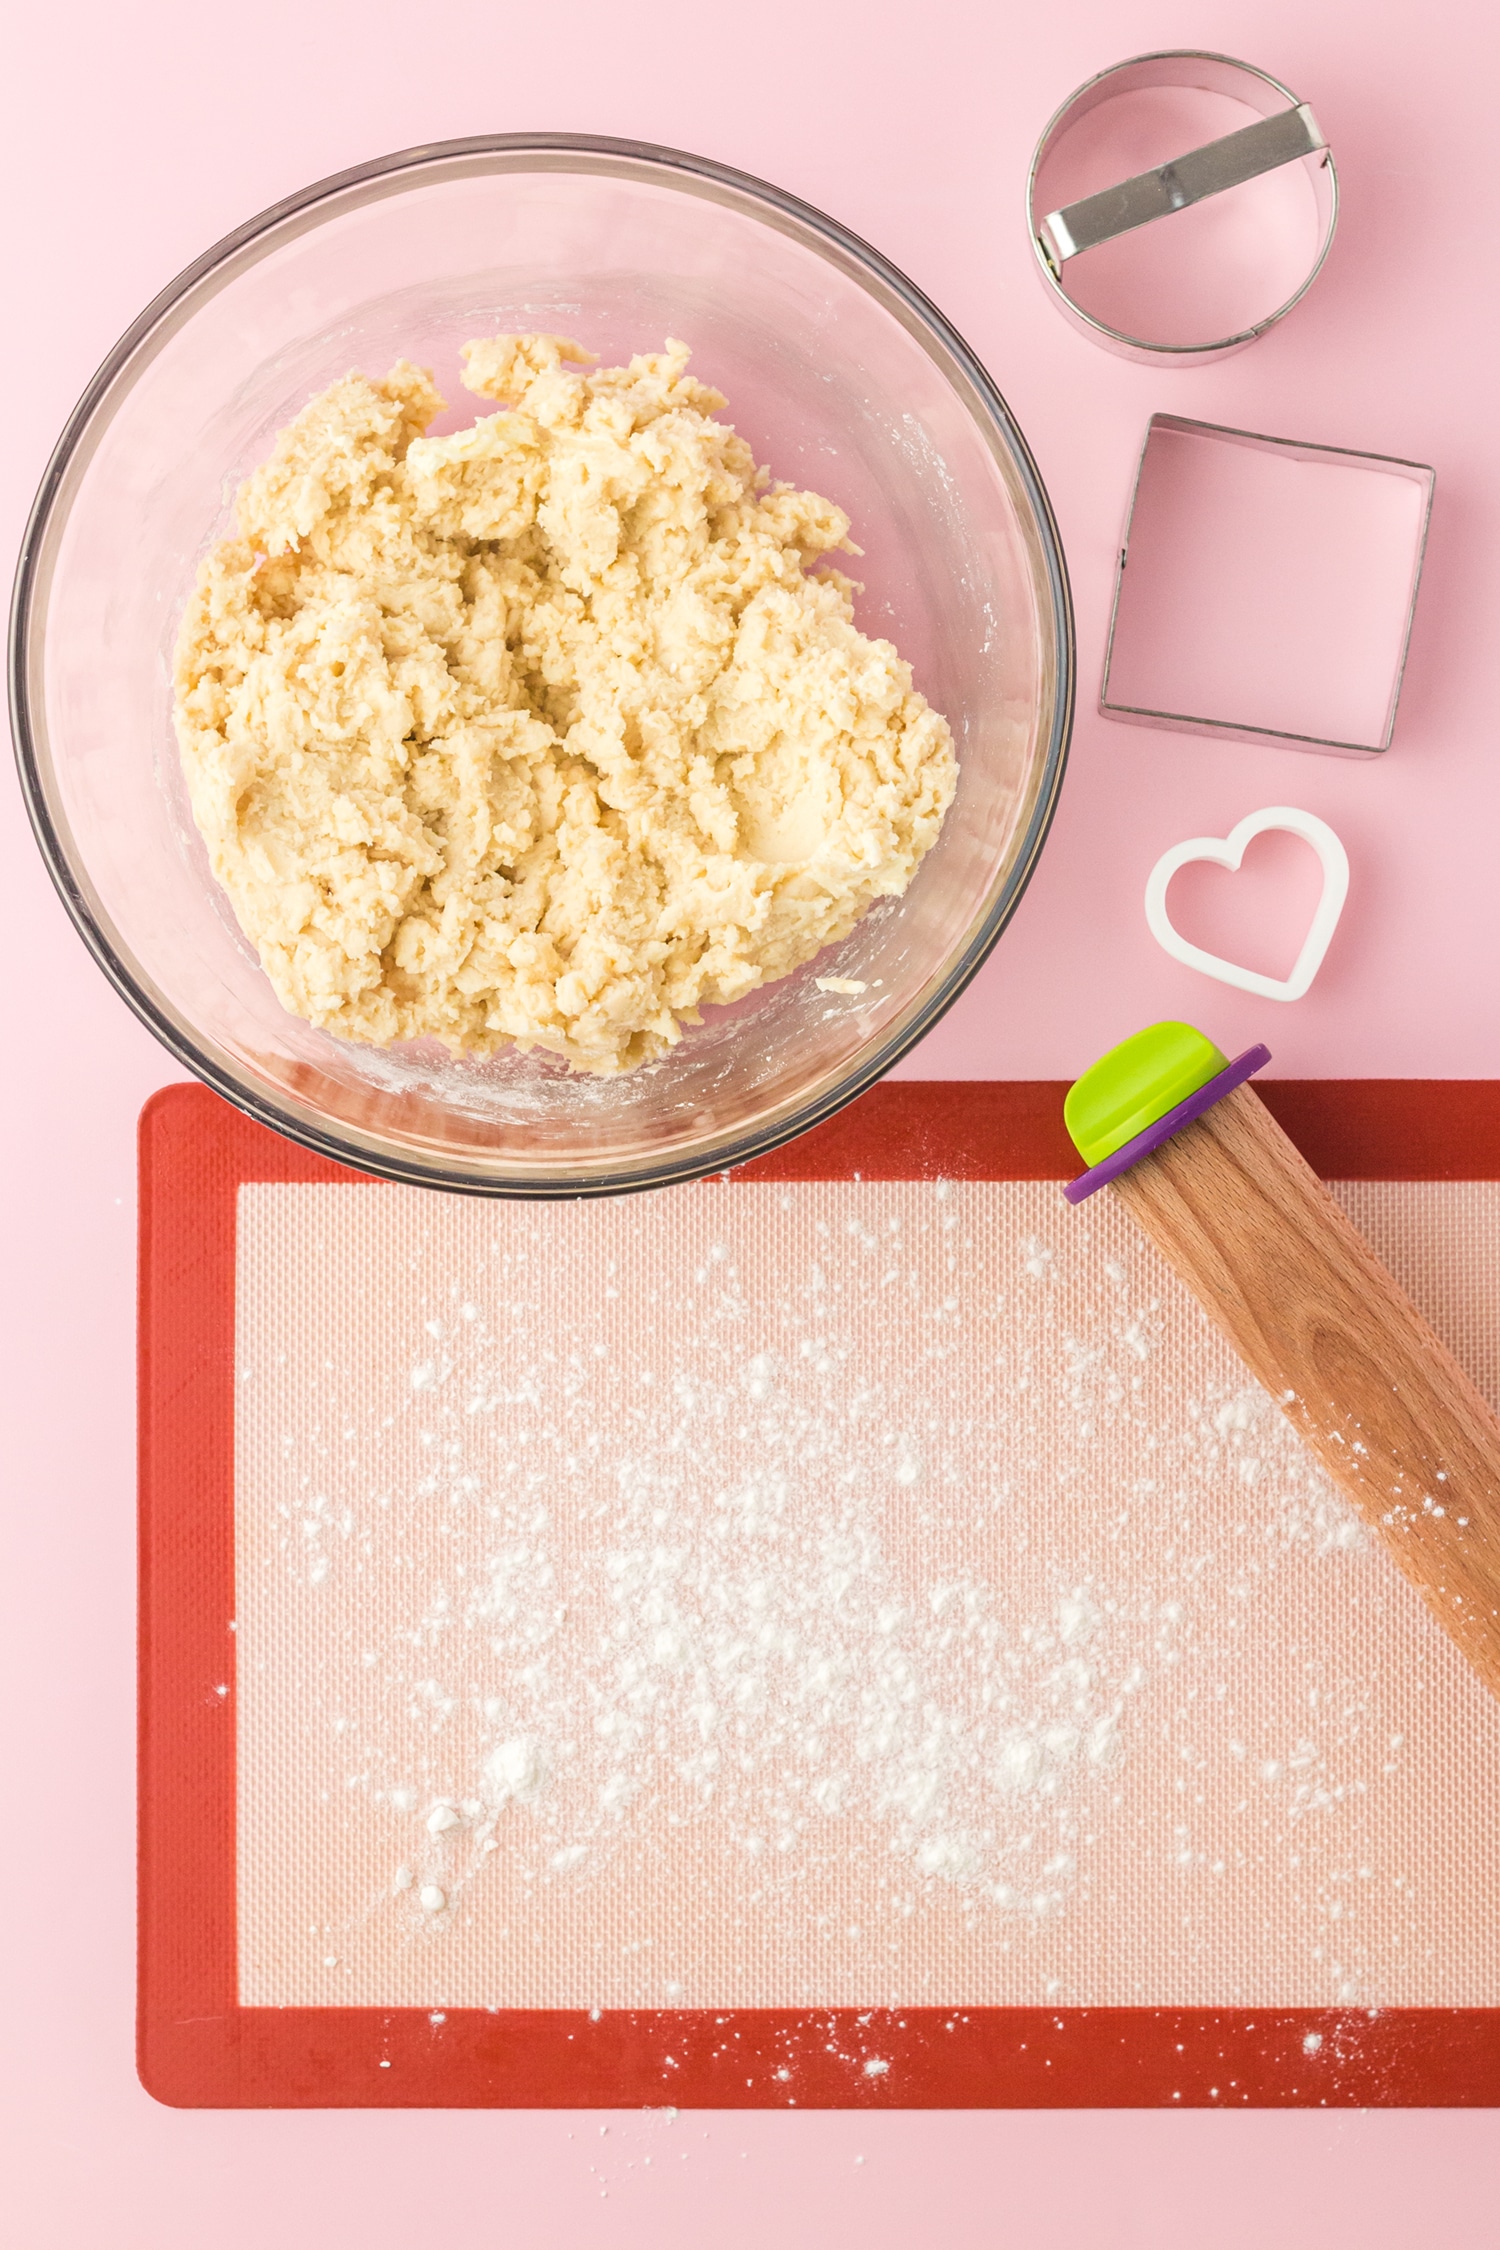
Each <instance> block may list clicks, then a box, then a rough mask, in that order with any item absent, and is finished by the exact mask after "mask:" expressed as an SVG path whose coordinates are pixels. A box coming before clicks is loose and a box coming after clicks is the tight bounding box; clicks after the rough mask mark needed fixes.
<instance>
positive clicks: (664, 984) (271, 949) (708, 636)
mask: <svg viewBox="0 0 1500 2250" xmlns="http://www.w3.org/2000/svg"><path fill="white" fill-rule="evenodd" d="M594 356H595V355H594V354H593V353H591V352H590V351H588V350H587V349H586V348H585V347H584V346H582V345H579V344H575V343H572V342H570V341H569V340H568V339H567V338H565V337H558V336H546V335H522V336H499V337H495V338H492V339H488V340H485V341H481V342H470V343H468V344H466V345H465V347H464V351H463V359H464V362H465V372H464V378H463V379H464V382H465V383H466V384H467V386H468V388H469V389H470V390H471V391H474V392H477V393H478V394H479V395H480V396H481V397H485V398H489V399H492V400H496V401H498V402H499V403H500V411H499V412H498V413H492V414H489V415H487V416H485V417H484V418H483V419H481V420H479V421H476V422H475V423H474V424H473V425H472V426H470V427H468V428H465V429H460V430H458V431H455V432H454V433H453V434H452V435H450V436H446V437H427V436H424V435H423V434H422V433H423V432H424V431H425V430H426V428H427V426H428V424H429V423H430V422H431V421H432V419H433V418H434V416H435V415H437V414H438V413H440V412H441V411H442V409H443V407H444V405H445V401H444V400H443V399H442V398H441V397H440V396H439V395H438V392H437V391H436V389H435V388H434V386H433V382H432V378H431V375H430V374H429V373H428V372H427V371H426V370H424V369H422V368H419V367H415V366H413V365H411V364H410V363H409V362H405V361H403V362H401V363H399V364H398V365H397V366H396V367H395V368H393V369H392V370H391V372H390V374H389V375H387V376H386V377H385V378H384V379H383V380H380V381H373V382H372V381H371V380H369V378H368V377H366V376H363V375H360V374H351V375H349V376H347V377H346V378H345V379H344V380H343V381H341V382H338V383H335V384H334V385H332V386H331V387H330V388H329V389H328V390H327V391H325V392H324V393H323V394H322V395H321V396H320V397H318V398H316V399H314V400H313V401H312V402H311V403H310V404H309V405H308V406H307V407H306V408H304V410H303V412H302V413H301V414H299V415H298V416H297V418H296V420H295V421H294V422H293V423H292V424H291V425H290V427H289V428H287V429H286V430H285V431H283V433H282V434H281V436H280V438H279V439H278V441H277V443H276V446H275V450H274V452H273V454H272V456H271V458H270V460H269V461H268V462H267V463H266V464H265V465H264V466H263V467H261V468H259V469H257V470H256V472H255V473H254V475H252V476H251V477H250V478H249V479H248V480H247V482H246V483H245V484H244V485H243V486H242V488H241V491H240V494H239V500H238V507H237V515H238V530H239V536H238V537H237V538H234V539H229V540H225V541H224V542H223V543H222V544H221V545H219V546H218V547H216V548H215V549H214V550H213V552H212V553H211V554H210V556H209V557H208V559H207V561H206V562H205V563H204V565H203V567H202V571H201V573H200V576H199V581H198V585H197V587H196V589H195V591H194V594H193V598H192V600H191V602H190V603H189V605H188V609H187V614H186V616H185V618H184V621H183V626H182V632H181V637H180V642H179V649H178V659H177V702H176V724H177V735H178V741H179V745H180V747H181V751H182V757H183V764H184V768H185V770H186V775H187V783H188V792H189V796H190V798H191V802H192V808H193V813H194V817H195V819H196V820H197V823H198V827H199V829H200V830H201V831H202V834H203V836H204V839H205V841H206V842H207V845H208V848H209V856H210V860H211V862H212V866H213V870H214V873H215V875H216V876H217V877H218V879H219V881H220V882H221V883H222V884H223V886H224V888H225V890H226V891H227V893H228V895H229V897H230V899H231V901H232V902H233V906H234V910H235V913H236V915H237V917H238V919H239V923H240V926H241V928H242V929H243V930H244V932H245V934H246V936H247V937H248V938H249V939H250V941H251V943H252V944H253V945H254V946H255V948H256V950H257V952H258V954H259V957H260V960H261V963H262V965H263V966H264V968H265V970H266V972H267V974H268V975H269V977H270V979H271V982H272V984H273V985H274V987H275V989H276V993H277V996H278V998H279V999H280V1000H281V1002H282V1004H283V1005H284V1006H285V1007H287V1008H288V1009H290V1010H292V1011H293V1012H294V1013H295V1014H297V1015H299V1016H302V1017H305V1018H306V1020H307V1021H308V1022H309V1023H312V1024H316V1025H319V1026H321V1027H322V1028H324V1029H326V1030H328V1031H332V1032H335V1033H338V1034H340V1035H341V1036H342V1037H344V1038H346V1039H353V1040H360V1041H365V1042H368V1043H369V1044H371V1045H373V1046H377V1047H387V1046H390V1045H392V1044H395V1043H398V1042H402V1041H411V1040H420V1039H424V1038H431V1039H435V1040H438V1041H440V1042H441V1043H442V1044H443V1046H445V1047H446V1048H448V1049H449V1050H450V1051H451V1052H452V1053H453V1054H454V1055H458V1056H462V1055H471V1056H487V1055H491V1054H493V1053H495V1052H496V1051H497V1049H500V1048H502V1047H504V1046H505V1045H507V1044H508V1043H514V1044H515V1045H516V1046H518V1047H520V1048H521V1049H522V1050H523V1051H524V1050H526V1049H528V1048H531V1047H540V1048H543V1049H548V1050H550V1051H552V1052H553V1053H555V1054H558V1055H560V1056H562V1057H563V1058H564V1059H565V1060H566V1062H567V1063H568V1064H569V1065H570V1066H571V1067H572V1068H573V1069H575V1070H581V1071H593V1072H597V1073H600V1074H601V1075H606V1076H607V1075H612V1074H615V1073H618V1072H623V1071H629V1070H633V1069H635V1068H637V1067H638V1066H639V1065H640V1064H642V1063H646V1062H653V1061H655V1060H657V1059H658V1058H659V1057H660V1056H662V1055H665V1054H666V1053H668V1052H669V1051H670V1049H671V1048H672V1047H674V1046H675V1045H676V1044H677V1042H678V1040H679V1039H680V1038H681V1036H682V1027H683V1025H684V1024H697V1023H698V1022H700V1021H701V1018H700V1014H699V1010H700V1009H701V1008H702V1007H704V1006H706V1005H711V1004H714V1003H718V1004H728V1003H732V1002H734V1001H737V1000H741V999H743V998H744V997H745V995H746V994H747V993H750V992H753V991H754V990H755V989H756V987H757V986H759V985H761V984H764V983H766V982H768V981H769V980H771V979H774V978H777V977H782V976H786V975H787V974H788V973H789V972H790V971H791V970H793V969H795V968H798V967H800V966H801V964H802V963H803V962H805V961H808V960H811V959H812V957H813V956H814V955H815V954H817V953H819V952H820V951H821V950H822V949H823V948H824V947H825V946H829V945H833V944H836V943H837V941H838V940H839V939H841V938H844V937H847V936H848V934H849V932H850V930H851V929H852V928H853V927H854V924H855V923H856V922H857V921H858V919H859V917H860V916H861V914H863V913H864V911H865V909H866V908H867V907H869V906H870V905H872V904H873V903H874V901H875V900H876V899H878V898H896V897H899V896H900V895H901V893H902V892H903V891H904V890H905V889H906V887H907V884H908V883H909V882H910V880H911V877H912V875H913V873H914V872H915V870H916V866H917V863H918V861H919V860H920V859H921V858H922V856H923V854H924V853H925V852H926V851H927V850H928V849H929V847H930V846H931V845H932V844H933V843H934V842H935V841H936V839H937V835H938V831H939V828H940V826H941V823H942V818H943V815H944V813H945V812H946V810H947V808H948V806H949V804H950V802H951V801H952V797H953V791H954V778H955V762H954V756H953V740H952V736H951V734H950V732H949V729H948V725H947V722H946V721H945V720H944V719H942V718H941V717H940V716H939V715H938V713H936V712H935V711H933V710H932V709H930V707H929V706H928V704H927V703H926V702H925V701H924V699H923V697H922V696H921V695H919V694H918V693H917V692H916V691H915V690H914V689H913V687H912V684H911V672H910V667H909V666H908V665H906V664H905V663H903V662H902V660H901V658H900V657H899V656H898V654H897V652H896V650H895V649H894V648H893V647H892V646H891V644H890V643H889V642H888V641H884V640H871V639H868V638H867V637H866V636H865V635H864V634H863V633H861V632H859V631H858V630H857V629H856V627H855V625H854V622H853V598H852V594H853V590H852V589H851V587H850V585H849V583H848V581H847V580H846V579H845V578H844V577H843V576H842V575H841V574H840V573H839V572H838V571H836V570H832V569H824V568H819V567H818V566H819V565H820V564H822V563H823V562H824V561H825V559H826V558H827V557H829V556H830V555H833V554H835V553H841V552H842V553H849V554H857V553H858V551H859V550H858V549H857V548H856V547H855V546H854V545H853V543H852V542H851V540H850V538H849V519H848V517H847V516H846V515H845V514H844V513H843V511H842V510H841V509H840V508H839V507H838V506H836V505H835V504H834V503H833V502H831V501H829V500H825V499H822V498H821V497H820V496H819V495H818V494H816V493H812V492H799V491H796V490H794V489H793V488H792V487H790V486H786V485H779V484H775V483H773V482H772V481H771V478H770V475H769V472H768V471H766V470H764V469H758V468H757V467H756V464H755V461H754V459H753V457H752V455H751V452H750V449H749V447H748V446H747V445H746V444H745V442H744V440H743V439H742V438H740V437H739V436H738V435H737V434H736V433H735V431H734V430H733V429H732V428H731V427H729V426H728V425H727V424H726V423H725V422H723V421H721V420H719V419H717V418H716V417H717V414H718V411H719V409H721V408H722V407H723V406H724V405H725V403H726V401H725V399H724V397H723V395H722V393H720V392H718V391H715V390H711V389H709V388H708V387H707V386H706V385H704V384H702V383H700V382H698V381H696V380H695V379H694V378H693V377H692V376H691V375H690V374H688V372H687V365H688V357H689V354H688V349H687V346H686V345H685V344H682V343H679V342H677V341H675V340H669V341H668V343H667V345H666V348H665V349H664V350H663V351H661V352H659V353H654V354H651V353H648V354H643V355H638V356H636V357H634V358H632V360H631V361H630V364H629V365H628V366H627V367H620V368H610V369H606V370H603V371H601V372H598V373H585V372H583V371H582V368H583V364H584V363H586V362H591V361H592V360H593V359H594ZM569 363H571V364H569Z"/></svg>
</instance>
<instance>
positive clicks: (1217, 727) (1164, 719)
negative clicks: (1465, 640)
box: [1099, 414, 1437, 757]
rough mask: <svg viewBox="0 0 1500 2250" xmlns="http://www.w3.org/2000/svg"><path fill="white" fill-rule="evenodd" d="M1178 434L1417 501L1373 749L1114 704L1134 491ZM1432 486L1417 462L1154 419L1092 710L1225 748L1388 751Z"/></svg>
mask: <svg viewBox="0 0 1500 2250" xmlns="http://www.w3.org/2000/svg"><path fill="white" fill-rule="evenodd" d="M1169 432H1172V433H1178V434H1180V435H1183V436H1187V437H1194V438H1208V439H1211V440H1216V441H1218V442H1220V443H1223V444H1225V445H1234V446H1243V447H1246V448H1248V449H1250V450H1251V451H1255V452H1262V453H1269V454H1272V455H1276V456H1280V457H1282V458H1290V459H1292V460H1296V461H1310V462H1314V463H1325V464H1338V463H1349V464H1353V465H1357V466H1358V467H1360V468H1362V469H1367V470H1370V471H1373V472H1375V473H1377V474H1383V475H1386V476H1393V477H1402V478H1404V479H1406V481H1407V482H1409V483H1411V484H1414V485H1415V486H1416V487H1417V488H1418V490H1419V492H1420V493H1421V495H1422V498H1421V505H1420V515H1419V519H1418V524H1417V530H1416V537H1415V540H1414V542H1413V549H1412V566H1411V581H1410V588H1409V591H1408V594H1407V597H1406V605H1405V615H1404V621H1403V624H1402V628H1401V632H1400V637H1399V644H1398V645H1393V647H1392V650H1391V656H1392V671H1391V685H1390V692H1389V695H1388V698H1387V701H1386V707H1385V723H1384V726H1383V727H1382V729H1381V732H1380V737H1379V740H1378V741H1375V742H1358V741H1348V740H1343V739H1339V738H1337V737H1334V736H1332V735H1321V734H1311V733H1306V734H1303V733H1296V732H1294V731H1293V730H1291V729H1289V728H1281V727H1271V726H1260V725H1256V724H1254V723H1253V722H1250V721H1248V720H1244V719H1237V718H1234V717H1230V716H1215V715H1214V714H1213V713H1211V712H1188V711H1171V710H1157V709H1154V708H1149V707H1147V706H1146V705H1144V704H1138V703H1127V702H1123V701H1119V700H1117V699H1116V698H1115V697H1113V696H1112V695H1111V693H1110V681H1111V676H1112V673H1113V671H1114V666H1115V639H1116V632H1117V629H1118V626H1119V622H1120V598H1121V595H1122V593H1123V591H1124V588H1125V572H1126V569H1127V567H1128V565H1129V561H1130V539H1131V532H1132V530H1133V528H1134V525H1135V517H1136V509H1137V505H1138V503H1139V500H1140V495H1141V486H1142V482H1143V480H1144V477H1145V474H1146V464H1147V461H1148V458H1149V456H1150V452H1151V444H1152V440H1153V438H1155V437H1157V436H1158V435H1160V434H1162V433H1169ZM1436 485H1437V471H1436V470H1435V469H1432V468H1429V467H1428V466H1427V465H1426V463H1424V462H1421V461H1405V460H1402V459H1400V458H1399V457H1398V456H1396V455H1394V454H1387V453H1360V452H1357V451H1355V450H1354V449H1353V448H1352V447H1349V446H1342V445H1309V444H1304V443H1302V442H1300V441H1299V440H1297V439H1294V438H1277V437H1264V436H1262V435H1260V434H1259V433H1258V432H1256V431H1253V430H1233V429H1228V428H1226V427H1225V426H1224V425H1223V424H1222V423H1218V422H1197V421H1191V420H1189V419H1187V418H1186V417H1185V416H1183V415H1180V414H1153V415H1152V417H1151V420H1150V421H1149V423H1148V424H1147V426H1146V439H1145V443H1144V444H1143V446H1142V447H1141V455H1140V459H1139V461H1138V462H1137V464H1136V472H1135V481H1134V483H1133V484H1132V486H1131V492H1130V507H1129V511H1128V513H1127V516H1126V519H1125V535H1124V538H1123V540H1122V542H1121V545H1120V553H1119V561H1118V563H1117V564H1116V567H1115V589H1114V599H1113V601H1112V602H1111V604H1110V612H1109V637H1108V640H1107V641H1106V643H1105V650H1104V677H1103V679H1102V681H1101V683H1100V688H1099V710H1100V713H1101V714H1102V715H1103V716H1104V717H1105V718H1108V719H1119V720H1122V721H1123V722H1124V723H1125V724H1126V725H1127V726H1149V727H1163V728H1166V729H1167V730H1168V731H1170V732H1172V733H1176V734H1204V735H1219V736H1222V737H1223V738H1224V739H1225V740H1227V741H1231V742H1270V743H1281V744H1284V745H1286V746H1287V747H1288V748H1292V749H1300V750H1321V751H1331V752H1333V753H1334V754H1335V755H1339V756H1343V757H1374V756H1377V755H1378V754H1379V753H1380V752H1381V751H1384V750H1389V748H1390V746H1391V740H1392V737H1393V735H1394V733H1395V728H1396V706H1397V704H1398V703H1399V701H1400V698H1401V685H1402V681H1403V680H1404V678H1405V676H1406V658H1407V651H1408V649H1409V648H1410V645H1411V631H1412V625H1413V623H1414V621H1415V618H1416V609H1417V591H1418V588H1419V587H1420V585H1421V582H1422V564H1423V560H1424V558H1425V556H1426V552H1427V533H1428V528H1429V526H1430V524H1431V521H1432V498H1433V493H1434V490H1435V489H1436Z"/></svg>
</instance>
